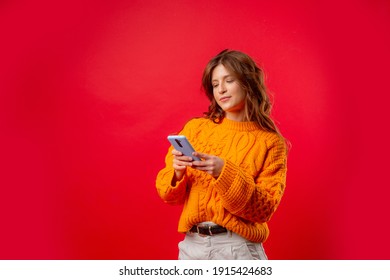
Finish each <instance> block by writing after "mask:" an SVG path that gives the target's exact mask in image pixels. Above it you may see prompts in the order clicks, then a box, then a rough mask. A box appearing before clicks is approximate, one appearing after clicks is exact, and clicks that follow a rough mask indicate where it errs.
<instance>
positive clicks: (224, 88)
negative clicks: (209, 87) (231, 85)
mask: <svg viewBox="0 0 390 280" xmlns="http://www.w3.org/2000/svg"><path fill="white" fill-rule="evenodd" d="M225 91H226V87H225V85H223V84H222V83H221V84H220V85H219V87H218V93H219V94H222V93H224V92H225Z"/></svg>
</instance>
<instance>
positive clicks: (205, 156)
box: [192, 152, 212, 160]
mask: <svg viewBox="0 0 390 280" xmlns="http://www.w3.org/2000/svg"><path fill="white" fill-rule="evenodd" d="M192 154H193V155H194V156H196V157H199V158H203V159H206V160H207V159H210V158H211V157H212V156H211V155H208V154H204V153H199V152H193V153H192Z"/></svg>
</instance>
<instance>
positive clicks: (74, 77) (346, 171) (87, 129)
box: [0, 0, 390, 259]
mask: <svg viewBox="0 0 390 280" xmlns="http://www.w3.org/2000/svg"><path fill="white" fill-rule="evenodd" d="M165 2H167V3H165ZM170 2H171V1H161V2H160V1H124V0H123V1H89V0H81V1H75V0H74V1H64V3H61V4H59V3H58V1H54V2H53V1H2V2H1V3H0V28H1V44H0V45H1V47H0V131H1V137H0V147H1V148H0V149H1V150H0V152H1V155H0V161H1V166H0V188H1V189H0V190H1V195H0V213H1V214H0V215H1V219H0V224H1V226H0V227H1V228H0V248H1V249H0V258H1V259H176V257H177V242H178V241H179V240H181V238H182V235H181V234H179V233H177V232H176V227H177V220H178V217H179V214H180V210H181V208H180V207H171V206H167V205H165V204H164V203H163V202H162V201H161V200H160V199H159V198H158V196H157V194H156V191H155V177H156V174H157V172H158V170H159V169H160V168H162V167H163V164H164V163H163V161H164V156H165V154H166V151H167V149H168V146H169V144H168V142H167V140H166V136H167V134H169V133H172V132H175V131H178V130H180V129H181V127H182V126H183V125H184V123H185V122H186V121H187V120H188V119H189V118H191V117H194V116H200V115H201V114H202V112H204V111H205V110H206V109H207V100H206V98H205V97H204V96H203V94H202V92H201V91H200V79H201V74H202V71H203V68H204V67H205V65H206V63H207V61H208V60H209V59H210V58H211V57H212V56H214V55H215V54H217V53H218V52H219V51H221V50H222V49H225V48H231V49H238V50H241V51H244V52H246V53H248V54H249V55H251V56H252V57H253V58H255V59H256V60H257V61H259V63H260V64H261V65H262V66H263V67H264V69H265V71H266V73H267V83H268V86H269V88H270V90H271V91H272V92H273V94H274V100H275V106H274V111H273V115H274V118H275V119H276V120H277V122H278V123H279V126H280V129H281V131H282V132H283V134H284V135H285V136H286V137H287V138H288V139H289V140H290V141H291V142H292V149H291V151H290V155H289V163H288V164H289V165H288V166H289V170H288V179H287V180H288V185H287V189H286V193H285V196H284V198H283V200H282V203H281V205H280V208H279V209H278V211H277V212H276V213H275V215H274V217H273V219H272V220H271V222H270V229H271V235H270V238H269V239H268V241H267V242H266V243H265V248H266V251H267V254H268V256H269V258H271V259H388V258H390V253H389V252H390V242H389V241H388V236H390V230H389V227H388V225H387V224H388V213H389V207H388V205H389V204H388V202H387V201H388V196H389V194H390V191H389V185H390V184H389V179H388V177H387V175H388V174H389V163H388V158H389V151H388V150H389V148H388V146H389V145H388V142H389V136H388V135H387V131H388V124H387V120H388V115H387V113H388V105H387V104H388V100H389V97H388V95H389V93H390V91H389V84H388V81H389V77H388V76H389V63H390V54H389V50H390V32H389V27H390V2H389V1H385V0H376V1H372V0H367V1H340V0H338V1H334V0H330V1H241V2H237V1H222V0H221V1H219V0H218V1H203V0H202V1H196V2H194V1H174V2H172V3H170ZM195 3H196V4H195ZM352 3H353V4H352Z"/></svg>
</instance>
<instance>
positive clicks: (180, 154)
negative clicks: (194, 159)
mask: <svg viewBox="0 0 390 280" xmlns="http://www.w3.org/2000/svg"><path fill="white" fill-rule="evenodd" d="M172 155H174V156H182V155H183V153H182V152H180V151H178V150H175V149H173V150H172Z"/></svg>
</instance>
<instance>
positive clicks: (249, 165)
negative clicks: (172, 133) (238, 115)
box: [156, 118, 287, 242]
mask: <svg viewBox="0 0 390 280" xmlns="http://www.w3.org/2000/svg"><path fill="white" fill-rule="evenodd" d="M180 134H181V135H185V136H187V138H188V139H189V141H190V142H191V144H192V146H193V147H194V149H195V150H196V151H198V152H201V153H206V154H210V155H215V156H219V157H221V158H222V159H223V160H224V161H225V165H224V168H223V170H222V173H221V174H220V176H219V177H218V179H215V178H213V177H212V176H211V175H209V174H208V173H206V172H203V171H199V170H195V169H193V168H187V171H186V173H185V175H184V177H183V179H182V180H180V181H177V182H176V184H175V185H172V182H173V180H172V179H173V176H174V170H173V167H172V161H173V156H172V154H171V151H172V149H173V148H172V147H170V148H169V151H168V154H167V156H166V159H165V163H166V167H165V168H163V169H162V170H161V171H160V172H159V173H158V175H157V180H156V187H157V191H158V194H159V196H160V197H161V198H162V199H163V200H164V201H165V202H166V203H168V204H172V205H178V204H184V206H183V211H182V214H181V217H180V220H179V225H178V231H179V232H187V231H188V230H189V229H190V228H191V227H192V226H193V225H195V224H198V223H201V222H204V221H213V222H214V223H216V224H219V225H221V226H224V227H226V228H227V229H229V230H231V231H233V232H235V233H237V234H239V235H241V236H243V237H245V238H246V239H248V240H250V241H252V242H264V241H265V240H266V239H267V237H268V234H269V229H268V226H267V221H269V219H270V218H271V216H272V214H273V213H274V212H275V210H276V208H277V206H278V205H279V203H280V199H281V197H282V195H283V192H284V188H285V183H286V171H287V167H286V159H287V155H286V145H285V142H284V140H283V139H282V138H281V137H280V136H278V135H277V134H275V133H270V132H266V131H264V130H262V129H259V128H258V127H257V125H256V124H255V123H253V122H235V121H231V120H228V119H223V121H222V123H220V124H216V123H214V122H212V121H211V120H208V119H205V118H197V119H192V120H190V121H189V122H188V123H187V124H186V125H185V127H184V128H183V130H182V131H181V132H180Z"/></svg>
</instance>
